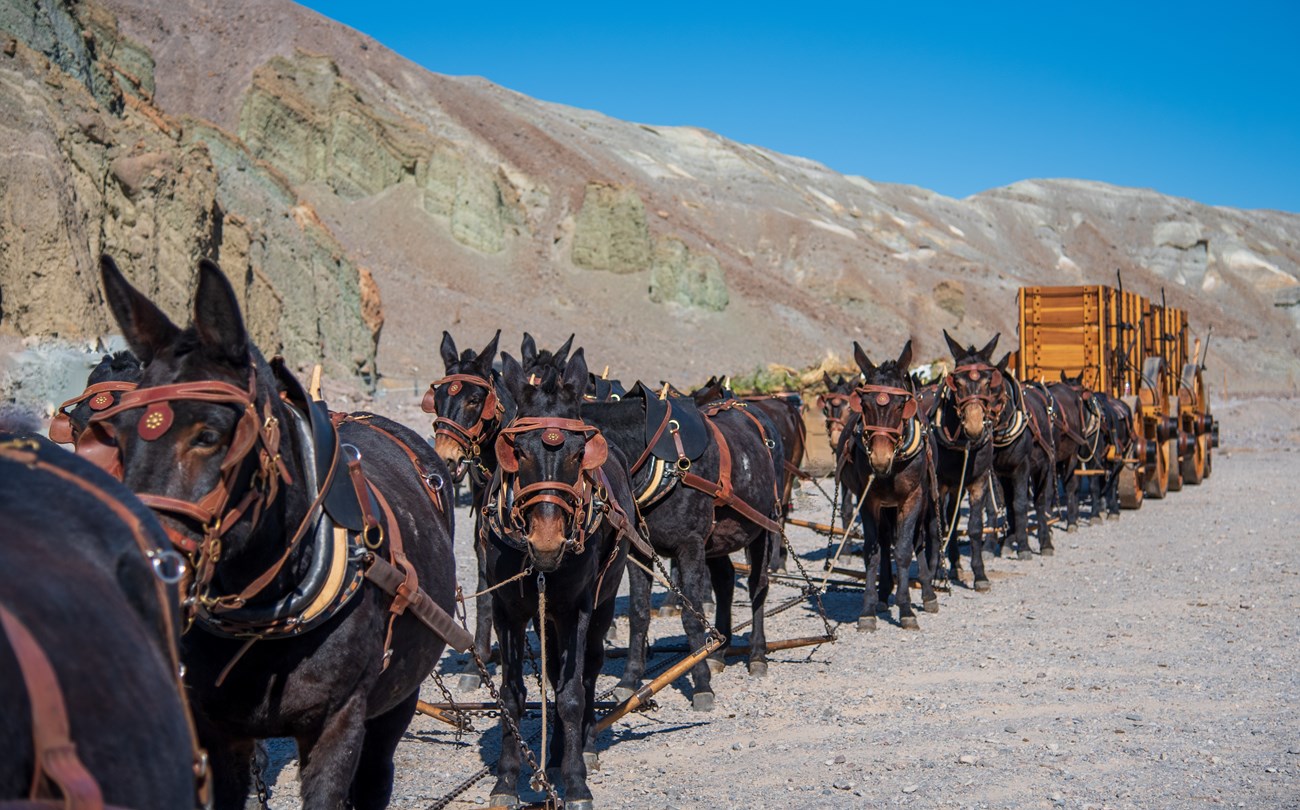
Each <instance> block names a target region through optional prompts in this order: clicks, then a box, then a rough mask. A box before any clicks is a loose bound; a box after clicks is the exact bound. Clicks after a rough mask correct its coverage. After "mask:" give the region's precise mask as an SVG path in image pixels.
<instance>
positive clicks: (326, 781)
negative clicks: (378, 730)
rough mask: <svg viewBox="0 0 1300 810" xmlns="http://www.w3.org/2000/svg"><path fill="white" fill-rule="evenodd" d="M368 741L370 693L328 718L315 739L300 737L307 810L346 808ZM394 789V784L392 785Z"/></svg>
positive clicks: (358, 695) (301, 785) (356, 697)
mask: <svg viewBox="0 0 1300 810" xmlns="http://www.w3.org/2000/svg"><path fill="white" fill-rule="evenodd" d="M365 738H366V690H364V689H358V690H357V691H356V692H355V693H353V695H352V696H351V697H349V698H348V699H347V700H346V701H345V702H344V703H343V705H342V706H340V707H338V708H337V709H335V710H334V712H333V713H332V714H330V715H329V716H327V717H326V718H325V723H324V725H322V727H321V730H320V733H319V734H318V735H316V737H315V738H314V739H311V738H306V737H299V738H298V754H299V763H300V764H299V769H300V770H299V777H298V781H299V792H300V793H301V795H302V804H303V807H311V808H316V807H327V808H336V807H343V806H344V805H343V803H344V801H346V800H347V798H348V793H349V791H350V789H351V787H352V780H353V778H354V777H355V776H356V773H357V762H358V760H360V758H361V746H362V743H363V742H364V741H365ZM389 787H390V789H391V787H392V785H391V781H390V783H389Z"/></svg>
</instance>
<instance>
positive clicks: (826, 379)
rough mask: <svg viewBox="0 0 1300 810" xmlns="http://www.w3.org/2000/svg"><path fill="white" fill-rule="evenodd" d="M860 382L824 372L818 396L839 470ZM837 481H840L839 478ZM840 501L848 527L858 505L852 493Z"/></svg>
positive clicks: (842, 523) (842, 513)
mask: <svg viewBox="0 0 1300 810" xmlns="http://www.w3.org/2000/svg"><path fill="white" fill-rule="evenodd" d="M858 382H859V380H858V378H857V377H856V376H855V377H852V378H850V379H845V378H844V376H843V375H839V376H838V377H836V378H835V379H831V375H830V374H829V373H828V372H825V371H823V372H822V384H824V385H825V386H826V392H825V393H823V394H819V395H818V396H817V408H818V410H820V411H821V413H822V418H823V419H824V420H825V423H826V438H827V439H828V440H829V441H830V445H831V454H832V456H833V457H834V458H835V467H836V469H837V470H838V469H839V466H840V457H839V455H838V454H839V449H840V435H841V434H842V433H843V432H844V426H845V425H846V424H847V423H848V420H849V417H850V416H851V415H852V414H851V412H850V411H849V398H850V397H851V396H853V387H854V386H855V385H857V383H858ZM922 410H924V408H923V409H922ZM836 480H838V476H837V478H836ZM838 501H839V512H840V523H841V525H843V526H845V527H847V526H848V525H849V521H850V520H852V519H853V515H855V514H856V513H857V509H858V505H857V503H856V502H855V501H854V494H853V493H851V492H842V493H840V494H839V499H838Z"/></svg>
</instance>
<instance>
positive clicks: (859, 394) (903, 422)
mask: <svg viewBox="0 0 1300 810" xmlns="http://www.w3.org/2000/svg"><path fill="white" fill-rule="evenodd" d="M896 400H902V402H903V408H902V418H901V419H900V420H899V421H898V424H896V425H882V424H877V423H874V422H871V421H868V418H867V412H866V409H864V407H863V402H864V401H872V402H874V403H875V404H876V405H879V406H881V407H883V406H885V405H889V404H890V403H892V402H894V401H896ZM919 408H920V405H919V403H918V402H917V401H916V394H915V393H913V392H912V391H908V390H907V389H906V388H895V387H893V386H889V385H860V386H858V387H857V388H855V389H853V394H852V396H850V397H849V410H851V411H852V412H853V413H855V414H857V416H858V420H857V424H858V426H859V429H860V435H861V437H862V439H863V449H865V450H866V451H867V452H868V453H870V451H871V441H872V439H874V438H875V437H876V436H878V435H881V436H887V437H889V440H890V442H891V444H892V445H893V448H892V450H891V453H890V466H891V468H892V466H893V461H894V459H895V458H896V457H897V456H898V451H899V450H900V449H901V448H902V446H903V440H904V438H905V431H906V427H907V423H908V422H910V421H911V420H912V419H914V418H915V417H916V413H917V411H918V410H919Z"/></svg>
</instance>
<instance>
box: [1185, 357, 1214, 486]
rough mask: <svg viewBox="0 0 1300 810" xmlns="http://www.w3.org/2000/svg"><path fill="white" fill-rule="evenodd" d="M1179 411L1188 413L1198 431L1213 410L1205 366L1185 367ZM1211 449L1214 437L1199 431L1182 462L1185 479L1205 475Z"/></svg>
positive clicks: (1196, 479) (1194, 481)
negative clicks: (1204, 376)
mask: <svg viewBox="0 0 1300 810" xmlns="http://www.w3.org/2000/svg"><path fill="white" fill-rule="evenodd" d="M1178 400H1179V403H1178V404H1179V412H1180V419H1181V418H1182V417H1181V414H1188V417H1187V421H1188V422H1189V424H1188V425H1187V427H1188V428H1190V429H1191V430H1193V431H1195V430H1196V429H1197V428H1198V427H1200V426H1201V422H1202V417H1203V416H1204V415H1205V414H1207V413H1209V407H1210V402H1209V397H1207V396H1206V395H1205V380H1204V379H1203V378H1202V376H1201V367H1200V366H1199V365H1197V364H1196V363H1188V364H1187V365H1186V366H1184V367H1183V378H1182V382H1181V384H1180V385H1179V388H1178ZM1209 449H1210V437H1209V435H1208V434H1206V433H1202V434H1200V435H1197V436H1196V437H1195V439H1194V441H1192V442H1190V448H1189V449H1188V452H1187V454H1186V455H1184V456H1183V458H1182V459H1181V462H1180V465H1179V471H1180V472H1181V473H1182V476H1183V481H1184V482H1186V483H1188V484H1199V483H1201V481H1202V480H1203V479H1204V478H1205V475H1206V470H1205V464H1206V455H1207V454H1208V452H1209Z"/></svg>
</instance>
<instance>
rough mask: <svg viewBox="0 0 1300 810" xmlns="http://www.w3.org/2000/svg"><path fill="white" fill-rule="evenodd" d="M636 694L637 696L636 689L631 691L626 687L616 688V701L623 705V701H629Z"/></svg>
mask: <svg viewBox="0 0 1300 810" xmlns="http://www.w3.org/2000/svg"><path fill="white" fill-rule="evenodd" d="M635 694H636V690H635V689H631V688H628V687H626V686H615V687H614V699H615V700H617V701H618V702H619V703H622V702H623V701H625V700H627V699H628V698H630V697H632V696H633V695H635Z"/></svg>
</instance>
